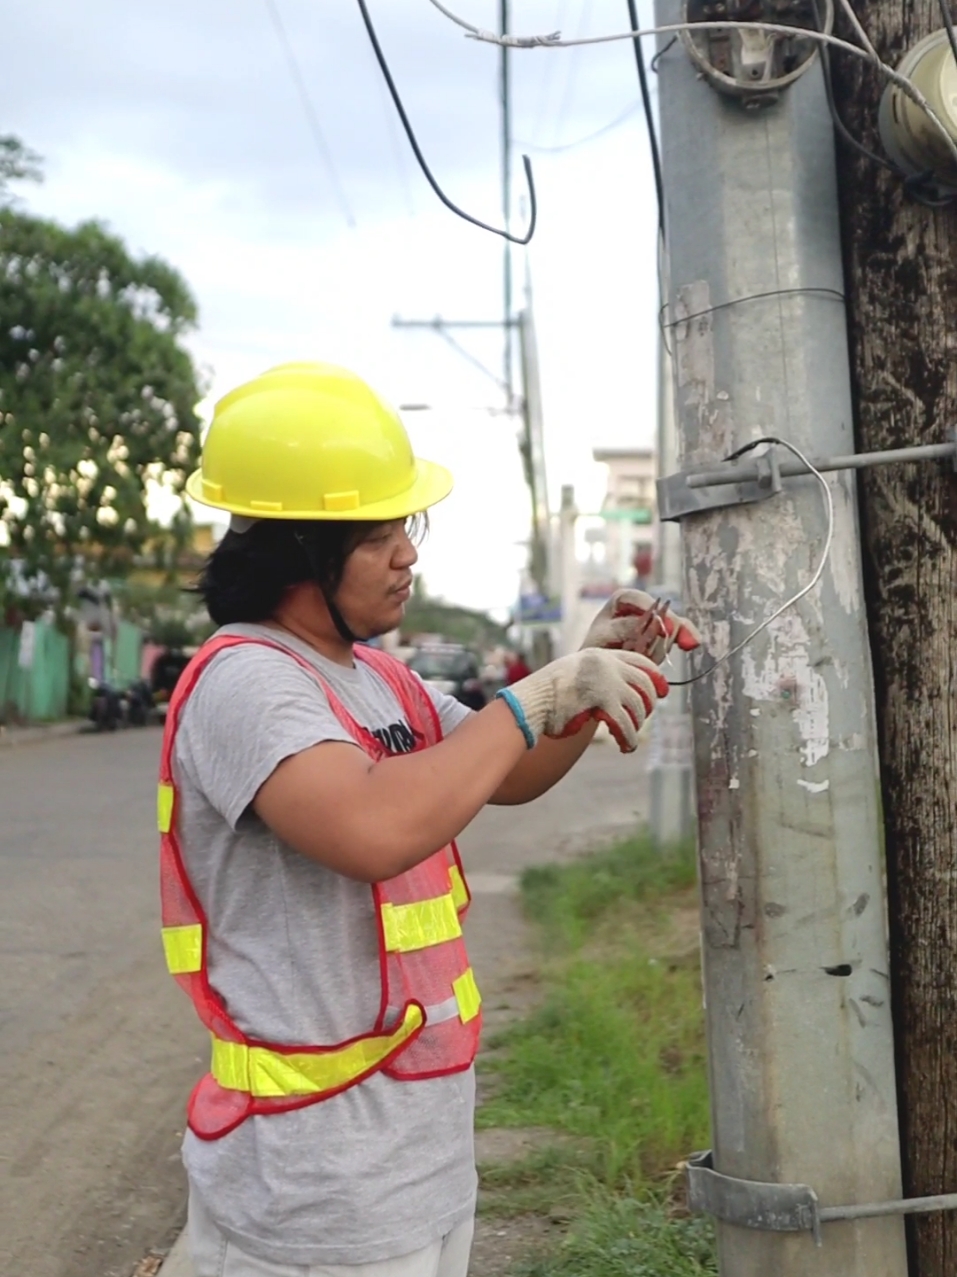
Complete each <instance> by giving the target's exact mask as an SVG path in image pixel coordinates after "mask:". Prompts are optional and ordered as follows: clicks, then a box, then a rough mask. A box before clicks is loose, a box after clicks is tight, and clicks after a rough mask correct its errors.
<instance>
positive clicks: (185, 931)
mask: <svg viewBox="0 0 957 1277" xmlns="http://www.w3.org/2000/svg"><path fill="white" fill-rule="evenodd" d="M163 949H164V951H165V953H166V965H167V966H168V967H169V973H170V975H191V974H192V973H193V972H194V971H200V970H202V966H203V928H202V927H201V926H200V924H199V923H198V922H192V923H190V924H189V925H188V926H185V927H164V928H163Z"/></svg>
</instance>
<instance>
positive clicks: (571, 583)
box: [558, 484, 581, 656]
mask: <svg viewBox="0 0 957 1277" xmlns="http://www.w3.org/2000/svg"><path fill="white" fill-rule="evenodd" d="M577 520H578V510H577V508H576V506H575V489H574V487H573V486H572V485H571V484H565V485H563V487H562V503H561V506H560V508H559V511H558V527H559V533H558V544H559V555H560V562H561V568H560V571H561V600H562V625H561V651H560V652H559V656H567V655H568V653H569V652H574V651H575V649H576V647H577V643H576V642H575V636H576V635H577V633H578V612H579V597H578V595H579V589H580V585H581V573H580V572H579V569H578V557H577V555H576V554H575V524H576V522H577Z"/></svg>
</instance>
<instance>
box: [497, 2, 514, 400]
mask: <svg viewBox="0 0 957 1277" xmlns="http://www.w3.org/2000/svg"><path fill="white" fill-rule="evenodd" d="M508 18H509V5H508V0H499V31H500V33H501V34H502V35H508V30H509V24H508ZM508 59H509V51H508V46H507V45H504V44H503V45H502V46H501V52H500V63H499V68H500V69H499V95H500V119H501V125H502V215H503V217H504V221H505V229H506V230H507V231H510V230H511V229H512V88H511V83H510V81H509V61H508ZM502 315H503V318H504V320H505V329H504V331H505V354H504V371H505V385H506V386H507V387H508V396H509V406H511V398H512V394H513V376H512V245H511V243H510V242H509V241H508V240H507V239H503V240H502Z"/></svg>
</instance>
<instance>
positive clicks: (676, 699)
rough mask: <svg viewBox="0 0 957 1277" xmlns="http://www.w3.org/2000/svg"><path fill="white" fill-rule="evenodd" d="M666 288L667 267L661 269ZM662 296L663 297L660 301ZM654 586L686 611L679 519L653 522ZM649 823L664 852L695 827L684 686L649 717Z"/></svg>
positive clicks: (668, 416) (685, 669)
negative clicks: (682, 579) (654, 531)
mask: <svg viewBox="0 0 957 1277" xmlns="http://www.w3.org/2000/svg"><path fill="white" fill-rule="evenodd" d="M662 282H663V285H664V288H665V289H666V288H667V272H666V271H663V281H662ZM665 301H666V297H662V298H661V303H662V304H663V303H664V302H665ZM655 454H656V462H657V469H658V476H659V477H661V476H663V475H668V474H673V473H674V472H675V471H676V470H677V469H678V468H679V464H680V463H679V453H678V434H677V428H676V422H675V386H674V368H673V365H672V360H671V355H670V353H669V349H668V346H667V344H666V341H665V338H664V335H661V336H660V338H659V346H658V438H657V446H656V448H655ZM655 576H656V584H655V585H654V587H653V591H654V593H655V594H657V595H658V596H660V597H661V598H667V599H671V600H672V602H673V603H674V608H675V611H676V612H681V611H683V610H684V603H683V601H682V598H681V595H682V593H683V591H682V589H681V528H680V526H679V525H678V524H677V523H673V522H668V523H662V522H661V521H659V523H658V527H657V538H656V544H655ZM667 668H668V673H669V677H670V678H673V679H675V680H678V681H680V680H682V679H684V678H686V677H687V676H688V673H689V662H688V659H687V657H686V656H685V654H684V652H682V651H681V650H680V649H679V648H677V647H674V648H672V650H671V657H670V659H669V661H668V667H667ZM648 788H649V791H650V804H649V806H650V812H649V815H650V821H649V823H650V826H651V836H652V838H653V839H654V843H655V846H656V847H658V848H659V850H661V851H667V850H669V849H670V848H673V847H675V846H677V845H678V844H679V843H683V842H685V841H687V840H688V839H689V838H690V837H691V836H692V834H693V832H694V815H693V813H694V743H693V740H692V733H691V709H690V697H689V695H688V688H687V687H675V688H674V689H673V690H672V691H671V692H670V693H669V695H668V697H667V699H666V700H664V701H662V702H661V704H660V705H659V706H658V708H657V710H656V711H655V713H654V714H653V715H652V717H651V740H650V742H649V751H648Z"/></svg>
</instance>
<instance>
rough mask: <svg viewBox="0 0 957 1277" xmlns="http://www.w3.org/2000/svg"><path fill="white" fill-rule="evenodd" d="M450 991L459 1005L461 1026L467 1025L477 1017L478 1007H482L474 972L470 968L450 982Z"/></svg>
mask: <svg viewBox="0 0 957 1277" xmlns="http://www.w3.org/2000/svg"><path fill="white" fill-rule="evenodd" d="M452 990H453V992H454V993H455V1000H456V1002H458V1004H459V1019H460V1020H461V1021H462V1023H463V1024H468V1022H469V1020H474V1019H475V1017H476V1016H477V1015H478V1013H479V1007H480V1006H481V1005H482V995H481V993H479V988H478V985H477V984H476V983H475V972H474V971H473V970H472V968H471V967H469V969H468V970H467V971H465V972H464V973H463V974H462V975H460V976H459V978H458V979H457V980H453V981H452Z"/></svg>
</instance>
